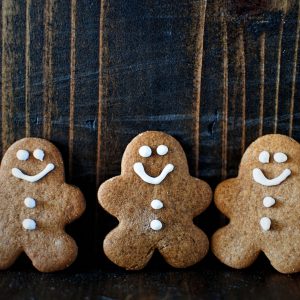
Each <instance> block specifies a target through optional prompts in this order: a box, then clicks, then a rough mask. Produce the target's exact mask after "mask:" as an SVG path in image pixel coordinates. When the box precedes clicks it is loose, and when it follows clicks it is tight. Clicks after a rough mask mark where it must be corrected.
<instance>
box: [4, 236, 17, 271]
mask: <svg viewBox="0 0 300 300" xmlns="http://www.w3.org/2000/svg"><path fill="white" fill-rule="evenodd" d="M21 253H22V247H21V246H20V245H18V244H17V243H16V242H15V241H13V239H12V238H11V239H6V240H4V241H3V240H1V242H0V269H1V270H4V269H7V268H8V267H10V266H11V265H12V264H13V263H14V262H15V260H16V259H17V258H18V256H19V255H20V254H21Z"/></svg>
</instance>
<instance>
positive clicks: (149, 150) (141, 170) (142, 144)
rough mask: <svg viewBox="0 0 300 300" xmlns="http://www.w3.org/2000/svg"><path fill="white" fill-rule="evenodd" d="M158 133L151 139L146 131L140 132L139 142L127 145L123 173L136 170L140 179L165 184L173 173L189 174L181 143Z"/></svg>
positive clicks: (149, 182)
mask: <svg viewBox="0 0 300 300" xmlns="http://www.w3.org/2000/svg"><path fill="white" fill-rule="evenodd" d="M156 135H157V139H156V140H151V139H150V140H149V139H148V137H147V134H146V133H144V134H140V135H139V136H138V139H139V142H138V143H136V140H135V142H134V143H130V144H129V145H128V146H127V148H126V150H125V153H124V156H123V159H122V173H124V174H125V173H126V174H132V172H134V174H135V176H136V177H137V178H138V179H139V180H142V181H143V182H144V183H147V184H150V185H160V184H163V183H164V182H165V181H166V180H167V179H168V178H170V177H172V174H173V173H177V172H181V173H183V175H184V174H188V168H187V163H186V160H185V159H182V158H185V154H184V152H183V150H182V148H181V146H180V145H179V143H178V142H177V141H176V140H175V139H174V138H172V137H171V136H168V135H165V134H162V133H158V132H157V133H156ZM177 161H179V162H180V163H179V164H178V163H177ZM182 161H183V162H182ZM175 162H176V163H175ZM174 176H175V175H174Z"/></svg>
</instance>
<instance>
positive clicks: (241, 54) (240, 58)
mask: <svg viewBox="0 0 300 300" xmlns="http://www.w3.org/2000/svg"><path fill="white" fill-rule="evenodd" d="M237 63H238V64H239V68H240V72H241V73H240V75H241V88H242V91H241V92H242V99H241V105H242V115H241V122H242V124H241V126H242V136H241V155H243V154H244V152H245V143H246V61H245V41H244V28H243V24H242V25H241V26H240V27H239V29H238V52H237Z"/></svg>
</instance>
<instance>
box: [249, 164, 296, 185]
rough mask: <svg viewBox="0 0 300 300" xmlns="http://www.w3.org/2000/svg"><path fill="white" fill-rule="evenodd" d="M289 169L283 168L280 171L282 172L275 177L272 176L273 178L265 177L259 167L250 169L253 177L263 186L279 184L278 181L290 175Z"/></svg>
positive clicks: (280, 181)
mask: <svg viewBox="0 0 300 300" xmlns="http://www.w3.org/2000/svg"><path fill="white" fill-rule="evenodd" d="M291 173H292V172H291V170H290V169H285V170H283V171H282V173H281V174H280V175H278V176H277V177H275V178H273V179H268V178H266V176H265V175H264V173H263V172H262V170H261V169H259V168H255V169H253V171H252V175H253V179H254V180H255V181H256V182H257V183H259V184H261V185H265V186H274V185H279V184H280V183H282V182H283V181H284V180H286V179H287V178H288V177H289V176H290V175H291Z"/></svg>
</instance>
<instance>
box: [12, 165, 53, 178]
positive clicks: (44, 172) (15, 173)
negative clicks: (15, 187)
mask: <svg viewBox="0 0 300 300" xmlns="http://www.w3.org/2000/svg"><path fill="white" fill-rule="evenodd" d="M54 168H55V166H54V164H52V163H50V164H48V165H47V166H46V167H45V168H44V170H42V171H41V172H39V173H38V174H36V175H32V176H30V175H26V174H24V173H23V172H22V171H21V170H20V169H18V168H13V169H12V170H11V173H12V175H13V176H15V177H16V178H19V179H22V180H26V181H28V182H36V181H38V180H40V179H42V178H43V177H45V176H46V175H47V174H48V173H49V172H51V171H52V170H53V169H54Z"/></svg>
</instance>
